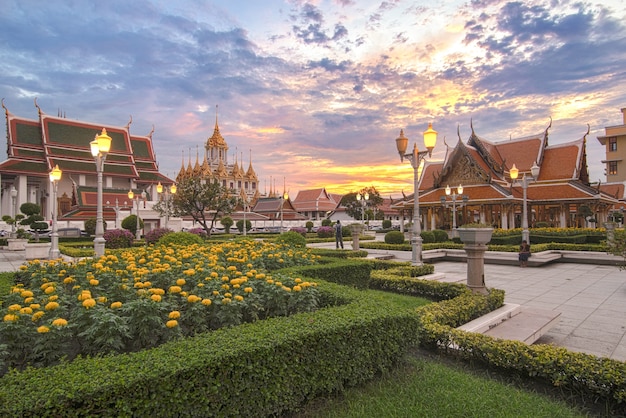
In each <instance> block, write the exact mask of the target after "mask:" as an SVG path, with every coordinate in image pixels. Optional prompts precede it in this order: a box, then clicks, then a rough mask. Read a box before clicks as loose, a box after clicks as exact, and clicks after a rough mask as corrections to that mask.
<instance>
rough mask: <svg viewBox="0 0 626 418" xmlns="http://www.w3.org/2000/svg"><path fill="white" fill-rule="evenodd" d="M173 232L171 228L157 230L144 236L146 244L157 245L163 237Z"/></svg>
mask: <svg viewBox="0 0 626 418" xmlns="http://www.w3.org/2000/svg"><path fill="white" fill-rule="evenodd" d="M173 232H174V231H172V230H171V229H169V228H155V229H152V230H151V231H150V232H148V233H147V234H146V235H145V236H144V239H145V240H146V244H156V243H157V242H158V241H159V240H160V239H161V238H162V237H163V236H165V235H167V234H171V233H173Z"/></svg>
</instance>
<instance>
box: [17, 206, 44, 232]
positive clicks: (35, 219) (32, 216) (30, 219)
mask: <svg viewBox="0 0 626 418" xmlns="http://www.w3.org/2000/svg"><path fill="white" fill-rule="evenodd" d="M20 212H22V213H23V214H24V215H26V218H24V219H22V220H21V221H20V225H24V226H28V227H30V229H32V230H33V231H35V236H36V238H37V241H39V232H40V231H45V230H47V229H48V222H46V221H45V220H44V218H43V216H41V207H40V206H39V205H37V204H35V203H23V204H22V205H21V206H20Z"/></svg>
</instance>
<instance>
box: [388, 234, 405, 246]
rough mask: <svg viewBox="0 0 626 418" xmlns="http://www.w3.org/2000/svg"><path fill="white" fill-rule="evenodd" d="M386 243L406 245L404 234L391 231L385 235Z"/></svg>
mask: <svg viewBox="0 0 626 418" xmlns="http://www.w3.org/2000/svg"><path fill="white" fill-rule="evenodd" d="M385 243H387V244H404V234H403V233H402V232H400V231H389V232H387V233H386V234H385Z"/></svg>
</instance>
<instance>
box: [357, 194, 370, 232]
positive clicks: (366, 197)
mask: <svg viewBox="0 0 626 418" xmlns="http://www.w3.org/2000/svg"><path fill="white" fill-rule="evenodd" d="M356 200H357V201H359V202H361V223H362V224H363V225H365V207H366V206H367V201H368V200H370V194H369V193H367V192H365V193H364V194H361V193H357V195H356Z"/></svg>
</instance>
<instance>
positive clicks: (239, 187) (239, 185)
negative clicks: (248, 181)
mask: <svg viewBox="0 0 626 418" xmlns="http://www.w3.org/2000/svg"><path fill="white" fill-rule="evenodd" d="M237 188H238V189H241V180H239V181H237Z"/></svg>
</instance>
